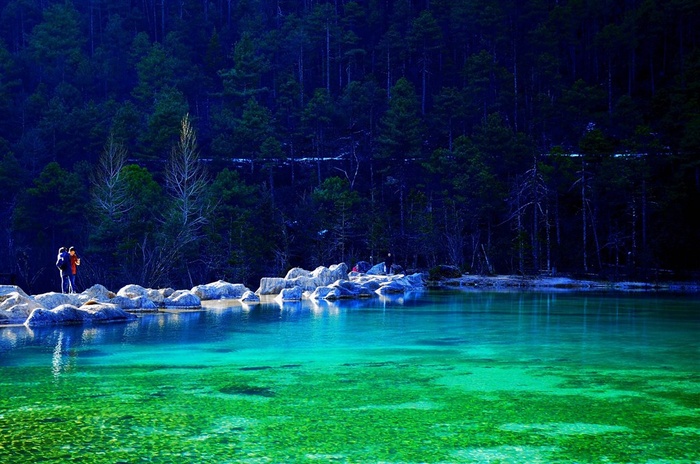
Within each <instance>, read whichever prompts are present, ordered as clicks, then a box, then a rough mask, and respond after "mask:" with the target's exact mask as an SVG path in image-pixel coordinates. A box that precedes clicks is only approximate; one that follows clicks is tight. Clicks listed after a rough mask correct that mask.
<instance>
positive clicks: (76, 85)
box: [0, 0, 700, 292]
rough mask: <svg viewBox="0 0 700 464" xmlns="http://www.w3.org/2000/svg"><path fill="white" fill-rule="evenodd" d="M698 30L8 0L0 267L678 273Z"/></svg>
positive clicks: (294, 7)
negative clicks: (65, 262) (388, 262)
mask: <svg viewBox="0 0 700 464" xmlns="http://www.w3.org/2000/svg"><path fill="white" fill-rule="evenodd" d="M699 44H700V1H698V0H673V1H660V0H633V1H624V2H623V1H610V0H587V1H583V0H574V1H565V0H559V1H554V0H551V1H549V0H531V1H523V2H516V1H502V0H433V1H428V0H425V1H416V0H400V1H391V0H389V1H379V0H368V1H343V0H334V1H313V0H303V1H298V0H295V1H285V0H276V1H267V0H239V1H235V0H226V1H223V0H221V1H219V0H212V1H207V0H197V1H194V0H179V1H174V0H158V1H155V0H143V1H139V2H134V1H124V0H90V1H82V2H77V1H74V2H71V1H64V0H57V1H52V0H5V1H1V2H0V183H1V185H2V187H3V193H2V196H1V200H0V218H1V219H0V225H1V226H2V227H1V228H0V234H1V238H2V240H0V262H2V263H4V270H3V271H2V273H1V274H2V275H3V279H5V280H7V279H9V278H14V279H16V283H17V284H19V285H21V286H22V287H23V288H25V289H26V290H27V291H31V292H39V291H48V290H57V289H58V288H59V286H58V279H57V277H56V275H57V271H56V269H55V267H54V262H55V255H56V252H57V250H58V248H59V247H61V246H75V247H76V248H77V249H78V250H79V254H80V255H81V257H82V258H83V259H82V261H83V263H82V265H81V269H80V271H79V284H80V285H79V287H82V288H85V287H86V286H89V285H92V284H94V283H101V284H103V285H105V286H107V287H108V288H118V287H119V286H121V285H124V284H126V283H136V284H140V285H144V286H148V287H157V286H173V287H177V288H185V287H189V286H193V285H196V284H201V283H207V282H211V281H214V280H218V279H223V280H227V281H231V282H242V283H246V284H248V285H250V286H251V287H255V288H257V280H258V279H259V278H260V277H261V276H266V275H280V274H283V273H285V272H286V271H287V270H288V269H289V268H290V267H293V266H302V267H305V268H307V269H313V268H314V267H316V266H318V265H330V264H333V263H338V262H346V263H347V264H348V265H349V266H350V267H352V265H353V264H354V263H355V262H356V261H358V260H367V261H370V260H371V261H372V262H374V263H376V262H380V261H382V260H383V259H384V256H385V255H386V253H387V252H389V251H391V252H392V254H393V255H394V256H396V261H395V262H396V263H397V264H400V265H401V266H402V267H403V268H405V269H414V270H421V269H422V270H425V269H430V268H431V267H434V266H436V265H438V264H450V265H454V266H458V267H460V268H461V269H462V270H463V271H464V272H470V273H502V274H503V273H513V274H537V273H561V272H565V273H571V274H582V275H583V274H586V275H598V276H602V277H605V278H642V279H657V278H661V277H670V276H674V277H688V276H694V275H696V274H694V273H697V271H698V269H699V267H700V266H699V265H698V263H699V262H700V246H699V242H700V232H699V229H698V228H697V226H696V225H695V224H696V218H695V216H696V215H697V212H698V209H697V204H698V201H699V200H700V156H699V153H700V101H699V100H700V49H699V48H698V45H699ZM11 276H12V277H11ZM5 283H7V282H5Z"/></svg>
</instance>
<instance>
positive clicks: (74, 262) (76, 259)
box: [68, 247, 80, 293]
mask: <svg viewBox="0 0 700 464" xmlns="http://www.w3.org/2000/svg"><path fill="white" fill-rule="evenodd" d="M68 254H69V255H70V277H69V278H70V292H71V293H77V292H78V291H77V290H76V287H75V276H76V275H78V266H80V256H78V254H77V253H76V252H75V247H70V248H69V249H68Z"/></svg>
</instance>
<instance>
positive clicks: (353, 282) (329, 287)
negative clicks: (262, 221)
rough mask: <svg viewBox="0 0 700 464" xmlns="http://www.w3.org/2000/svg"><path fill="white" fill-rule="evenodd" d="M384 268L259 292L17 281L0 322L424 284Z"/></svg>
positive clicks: (300, 273)
mask: <svg viewBox="0 0 700 464" xmlns="http://www.w3.org/2000/svg"><path fill="white" fill-rule="evenodd" d="M380 266H381V265H377V266H375V267H374V268H372V269H370V270H369V271H368V272H367V273H364V274H361V273H357V272H348V267H347V265H346V264H345V263H340V264H336V265H332V266H330V267H328V268H326V267H324V266H320V267H318V268H316V269H315V270H313V271H307V270H304V269H301V268H294V269H292V270H290V271H289V272H288V273H287V275H286V276H285V277H264V278H263V279H261V281H260V287H259V288H258V289H257V291H255V292H253V291H252V290H250V289H249V288H247V287H246V286H245V285H243V284H233V283H229V282H225V281H222V280H219V281H217V282H212V283H209V284H205V285H198V286H196V287H193V288H192V289H190V290H174V289H172V288H161V289H150V288H144V287H141V286H138V285H133V284H132V285H127V286H125V287H123V288H121V289H120V290H119V291H117V292H112V291H110V290H108V289H107V288H105V287H104V286H102V285H99V284H98V285H94V286H92V287H90V288H89V289H87V290H85V291H84V292H82V293H74V294H62V293H55V292H50V293H44V294H40V295H28V294H27V293H25V292H24V291H23V290H22V289H21V288H19V287H17V286H15V285H0V326H7V325H25V326H27V327H37V326H49V325H58V324H85V323H103V322H121V321H130V320H133V319H136V318H137V317H138V316H137V314H139V313H144V312H172V311H188V310H202V309H205V307H206V306H207V305H206V304H205V305H204V306H203V305H202V302H206V301H217V300H225V301H227V302H229V303H230V302H231V301H237V302H238V303H240V304H241V305H245V306H249V305H254V304H257V303H260V302H261V297H262V298H263V301H266V300H270V299H272V300H274V301H277V302H278V303H280V304H283V303H285V302H290V301H301V300H302V299H310V300H338V299H354V298H373V297H377V296H386V295H400V294H401V295H402V294H404V293H406V292H409V291H415V290H420V289H423V288H424V279H423V276H422V275H421V274H418V273H417V274H413V275H404V274H397V275H383V274H382V273H380V272H379V269H380ZM381 268H382V269H383V266H381Z"/></svg>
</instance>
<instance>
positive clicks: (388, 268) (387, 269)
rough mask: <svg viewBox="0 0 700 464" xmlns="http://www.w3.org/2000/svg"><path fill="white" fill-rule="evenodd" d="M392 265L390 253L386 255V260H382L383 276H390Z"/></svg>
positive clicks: (392, 260) (392, 259)
mask: <svg viewBox="0 0 700 464" xmlns="http://www.w3.org/2000/svg"><path fill="white" fill-rule="evenodd" d="M393 265H394V257H393V256H391V252H389V253H387V254H386V259H385V260H384V274H386V275H391V266H393Z"/></svg>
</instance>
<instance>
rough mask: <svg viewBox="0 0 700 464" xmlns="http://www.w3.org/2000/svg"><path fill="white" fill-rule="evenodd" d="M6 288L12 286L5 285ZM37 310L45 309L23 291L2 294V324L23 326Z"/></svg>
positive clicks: (0, 314) (0, 311) (0, 317)
mask: <svg viewBox="0 0 700 464" xmlns="http://www.w3.org/2000/svg"><path fill="white" fill-rule="evenodd" d="M5 287H11V286H10V285H5ZM17 288H19V287H17ZM37 308H43V306H42V305H41V304H40V303H38V302H37V301H36V300H34V298H32V297H30V296H29V295H27V294H26V293H24V292H23V291H21V292H11V293H1V294H0V324H22V323H23V322H24V321H26V320H27V318H28V317H29V315H30V314H31V313H32V311H34V310H35V309H37Z"/></svg>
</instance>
